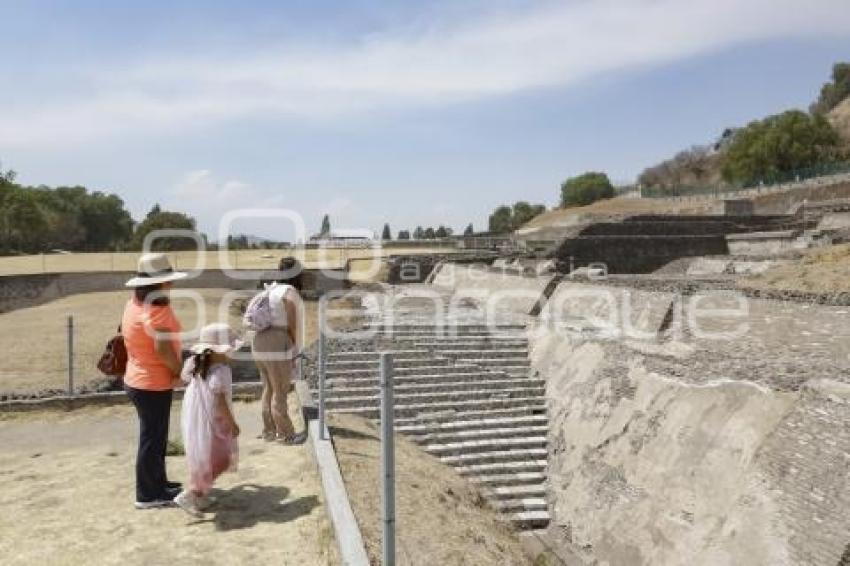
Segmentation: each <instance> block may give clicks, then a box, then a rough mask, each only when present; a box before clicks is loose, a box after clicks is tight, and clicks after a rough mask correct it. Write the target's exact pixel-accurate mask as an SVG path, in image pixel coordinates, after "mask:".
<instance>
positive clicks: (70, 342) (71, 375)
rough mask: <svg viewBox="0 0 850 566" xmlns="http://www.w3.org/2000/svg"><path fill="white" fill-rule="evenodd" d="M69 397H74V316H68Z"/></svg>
mask: <svg viewBox="0 0 850 566" xmlns="http://www.w3.org/2000/svg"><path fill="white" fill-rule="evenodd" d="M68 395H69V396H73V395H74V315H68Z"/></svg>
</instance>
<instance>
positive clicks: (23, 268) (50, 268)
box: [0, 245, 455, 275]
mask: <svg viewBox="0 0 850 566" xmlns="http://www.w3.org/2000/svg"><path fill="white" fill-rule="evenodd" d="M452 251H455V249H454V248H448V247H439V246H422V247H411V248H408V247H394V246H392V245H389V246H384V247H380V248H373V249H364V248H328V249H308V250H305V249H282V250H238V251H228V252H225V251H222V252H171V253H169V254H168V255H169V257H170V258H171V261H172V264H173V265H174V267H175V268H176V269H196V268H197V269H219V268H222V267H224V268H228V269H274V268H276V267H277V263H278V261H279V260H280V258H282V257H284V256H294V257H296V258H298V259H299V260H300V261H301V262H302V263H303V264H304V266H305V267H306V268H308V269H313V268H318V267H328V268H332V269H334V268H341V267H343V266H344V265H345V263H346V262H347V261H348V260H349V259H368V258H380V257H387V256H389V255H394V254H425V253H435V252H440V253H451V252H452ZM139 255H140V253H139V252H125V253H118V252H116V253H72V254H44V255H29V256H7V257H0V275H20V274H26V273H66V272H80V271H135V270H136V262H137V261H138V258H139ZM358 263H361V262H358ZM360 268H361V269H363V266H362V265H361V267H360Z"/></svg>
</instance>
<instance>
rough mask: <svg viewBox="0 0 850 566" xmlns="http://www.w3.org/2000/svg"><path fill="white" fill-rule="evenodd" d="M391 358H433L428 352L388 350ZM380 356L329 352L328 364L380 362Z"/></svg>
mask: <svg viewBox="0 0 850 566" xmlns="http://www.w3.org/2000/svg"><path fill="white" fill-rule="evenodd" d="M389 351H390V352H391V353H392V354H393V357H394V358H395V357H398V358H402V359H410V358H432V357H433V356H434V354H433V353H431V352H430V351H428V350H423V349H421V348H420V349H418V350H417V349H405V350H389ZM380 357H381V354H380V352H378V350H361V351H358V352H331V353H329V354H328V357H327V361H328V362H337V361H349V360H350V361H357V360H373V359H374V360H380Z"/></svg>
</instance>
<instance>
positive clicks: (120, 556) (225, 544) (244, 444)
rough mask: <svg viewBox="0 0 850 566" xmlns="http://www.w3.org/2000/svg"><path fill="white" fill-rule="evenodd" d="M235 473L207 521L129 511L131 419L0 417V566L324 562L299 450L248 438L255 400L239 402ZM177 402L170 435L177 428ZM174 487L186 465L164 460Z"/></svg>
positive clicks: (316, 511) (115, 411) (103, 413)
mask: <svg viewBox="0 0 850 566" xmlns="http://www.w3.org/2000/svg"><path fill="white" fill-rule="evenodd" d="M236 412H237V419H238V420H239V422H240V425H241V427H242V439H241V445H240V452H241V459H240V468H239V471H238V472H236V473H233V474H226V475H225V476H223V477H222V478H221V481H220V482H219V484H218V485H217V493H216V494H215V495H216V496H217V497H218V498H219V502H218V504H217V507H216V509H215V510H214V511H212V512H210V513H208V514H207V516H206V517H205V519H203V520H196V519H193V518H191V517H189V516H188V515H187V514H185V513H184V512H183V511H181V510H180V509H176V508H173V509H160V510H149V511H137V510H135V509H134V508H133V505H132V504H133V493H134V491H133V482H134V480H133V462H134V452H135V442H136V426H137V425H136V421H135V413H134V412H133V409H132V408H131V407H129V406H120V407H111V408H92V409H84V410H81V411H77V412H72V413H64V414H57V413H41V414H37V415H35V414H34V415H26V416H14V417H12V418H11V419H5V420H0V446H3V450H2V453H1V454H0V508H2V509H3V513H0V556H2V557H3V563H4V564H71V565H73V564H91V563H98V564H122V565H123V566H126V565H130V564H146V565H147V564H164V565H165V564H168V565H173V564H179V563H203V564H207V565H215V564H239V563H246V564H311V565H313V564H315V565H320V564H333V563H334V562H333V561H332V559H331V558H329V557H328V554H329V553H330V552H332V551H333V550H332V547H333V546H334V543H333V537H332V534H331V531H330V527H329V524H328V522H327V520H326V515H325V511H324V509H323V503H322V491H321V485H320V483H319V480H318V477H317V474H316V473H315V469H314V467H313V464H312V462H311V461H310V456H309V454H308V452H307V449H306V448H305V447H285V446H280V445H276V444H268V443H265V442H263V441H262V440H257V439H255V436H256V435H257V434H258V432H259V428H260V427H259V422H260V417H259V405H258V403H250V404H244V403H237V405H236ZM178 419H179V405H177V404H175V411H174V413H173V415H172V431H173V432H172V437H173V436H175V434H176V433H177V431H178V430H179V424H178V422H179V421H178ZM168 467H169V474H170V476H171V477H172V479H175V480H178V481H179V480H183V479H184V478H185V476H186V468H185V459H184V458H183V457H179V456H178V457H169V458H168Z"/></svg>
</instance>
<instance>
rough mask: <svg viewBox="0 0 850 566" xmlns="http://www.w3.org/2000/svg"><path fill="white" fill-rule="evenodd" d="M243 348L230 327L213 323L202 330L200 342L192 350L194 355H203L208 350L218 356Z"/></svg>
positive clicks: (221, 323) (220, 323)
mask: <svg viewBox="0 0 850 566" xmlns="http://www.w3.org/2000/svg"><path fill="white" fill-rule="evenodd" d="M240 346H242V341H241V340H239V339H238V338H237V336H236V334H235V333H234V332H233V330H231V328H230V325H229V324H227V323H224V322H213V323H212V324H207V325H206V326H204V327H203V328H201V335H200V336H199V337H198V342H197V343H196V344H194V345H192V347H191V348H190V350H191V351H192V353H193V354H202V353H203V352H205V351H206V350H212V351H213V352H216V353H218V354H227V353H228V352H232V351H233V350H238V349H239V347H240Z"/></svg>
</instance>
